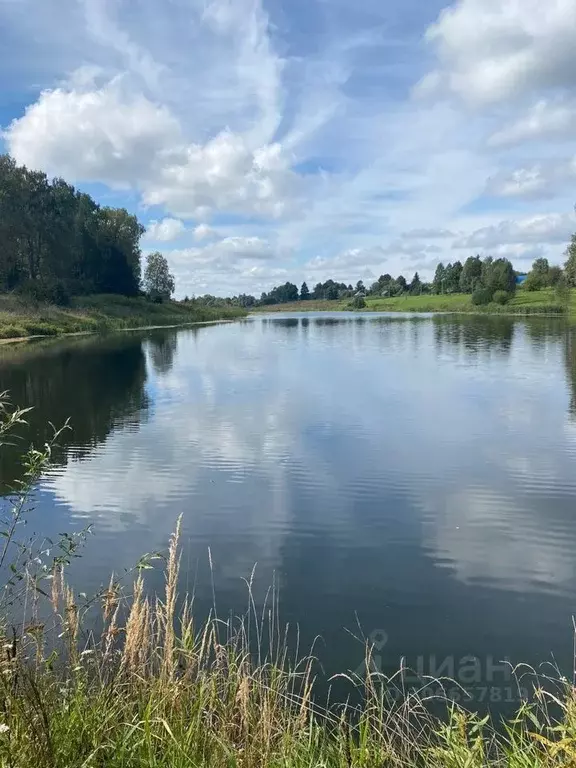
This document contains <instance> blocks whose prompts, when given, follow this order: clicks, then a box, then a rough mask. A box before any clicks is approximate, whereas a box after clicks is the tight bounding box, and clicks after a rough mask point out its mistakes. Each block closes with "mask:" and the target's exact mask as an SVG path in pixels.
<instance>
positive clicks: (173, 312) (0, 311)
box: [0, 295, 246, 339]
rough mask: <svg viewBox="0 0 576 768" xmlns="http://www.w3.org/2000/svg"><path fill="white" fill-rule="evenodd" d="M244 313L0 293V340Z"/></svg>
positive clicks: (138, 300)
mask: <svg viewBox="0 0 576 768" xmlns="http://www.w3.org/2000/svg"><path fill="white" fill-rule="evenodd" d="M245 314H246V313H245V312H244V311H243V310H241V309H236V308H232V307H230V308H212V307H205V306H203V305H201V304H199V303H197V302H194V301H191V302H188V303H186V304H182V303H178V302H174V301H170V302H165V303H162V304H155V303H153V302H150V301H148V300H147V299H145V298H144V297H133V298H128V297H126V296H117V295H97V296H82V297H77V298H75V299H73V300H72V303H71V306H70V307H65V308H64V307H56V306H52V305H46V304H34V303H31V302H30V301H29V300H25V299H22V298H20V297H18V296H15V295H1V296H0V339H11V338H21V337H26V336H57V335H60V334H64V333H98V332H106V331H114V330H123V329H130V328H139V327H144V326H154V325H159V326H162V325H184V324H186V323H197V322H209V321H213V320H222V319H233V318H236V317H243V316H244V315H245Z"/></svg>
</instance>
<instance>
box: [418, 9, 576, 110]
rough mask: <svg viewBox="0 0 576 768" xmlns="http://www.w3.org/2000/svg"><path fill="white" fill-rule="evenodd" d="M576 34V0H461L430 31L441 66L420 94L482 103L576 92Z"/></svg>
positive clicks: (427, 36) (427, 38) (432, 73)
mask: <svg viewBox="0 0 576 768" xmlns="http://www.w3.org/2000/svg"><path fill="white" fill-rule="evenodd" d="M575 35H576V4H575V3H574V2H573V0H548V2H547V3H546V5H545V7H544V6H542V3H541V2H540V0H522V2H520V1H519V0H488V1H487V0H458V2H456V3H454V4H453V5H451V6H449V7H448V8H445V9H444V10H443V11H442V12H441V13H440V15H439V17H438V19H437V21H436V22H435V23H434V24H432V25H431V26H430V27H429V28H428V30H427V32H426V40H427V41H428V43H429V44H430V46H431V47H432V49H433V50H434V52H435V54H436V56H437V59H438V66H437V68H436V69H434V70H433V71H432V72H430V73H429V74H428V75H427V76H426V77H425V78H424V80H423V81H422V82H421V83H420V86H419V90H420V91H421V92H424V93H425V92H433V93H438V92H443V91H444V92H448V93H453V94H455V95H457V96H459V97H461V98H463V99H465V100H466V101H469V102H472V103H480V104H483V103H490V102H497V101H501V100H503V99H510V98H518V97H521V96H522V95H523V94H526V93H532V92H535V91H537V90H538V89H539V88H562V87H573V86H574V84H575V74H574V73H575V72H576V48H575V47H574V36H575Z"/></svg>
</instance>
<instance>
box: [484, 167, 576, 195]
mask: <svg viewBox="0 0 576 768" xmlns="http://www.w3.org/2000/svg"><path fill="white" fill-rule="evenodd" d="M574 179H576V157H571V158H553V159H550V160H546V161H541V162H539V163H535V164H534V165H532V166H529V167H527V168H517V169H515V170H513V171H504V170H503V171H500V172H499V173H497V174H496V175H495V176H493V177H492V178H490V179H488V183H487V187H486V191H487V192H488V194H491V195H496V196H498V197H518V198H528V199H530V198H531V199H534V200H539V199H545V198H550V197H555V196H556V195H557V194H558V192H559V191H560V190H561V189H562V188H563V187H564V186H566V185H567V184H569V183H573V181H574Z"/></svg>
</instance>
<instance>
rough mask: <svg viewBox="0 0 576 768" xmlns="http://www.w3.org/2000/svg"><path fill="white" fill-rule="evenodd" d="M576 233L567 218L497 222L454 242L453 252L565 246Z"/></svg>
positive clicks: (554, 216)
mask: <svg viewBox="0 0 576 768" xmlns="http://www.w3.org/2000/svg"><path fill="white" fill-rule="evenodd" d="M574 229H576V219H575V218H574V216H573V215H568V214H547V215H542V216H532V217H529V218H524V219H518V220H516V221H514V220H505V221H501V222H500V223H499V224H494V225H491V226H489V227H482V228H481V229H477V230H476V231H474V232H472V233H471V234H469V235H467V236H466V237H462V238H460V239H459V240H457V241H456V242H455V243H454V245H453V247H454V248H494V247H497V246H500V245H506V244H519V243H520V244H522V243H529V244H534V243H539V244H542V243H546V244H547V243H565V242H567V241H568V240H569V239H570V236H571V235H572V233H573V232H574Z"/></svg>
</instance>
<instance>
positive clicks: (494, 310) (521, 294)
mask: <svg viewBox="0 0 576 768" xmlns="http://www.w3.org/2000/svg"><path fill="white" fill-rule="evenodd" d="M349 304H350V299H338V300H336V301H317V300H311V301H297V302H292V303H290V304H275V305H272V306H264V307H258V309H257V311H259V312H338V311H342V310H345V309H348V306H349ZM362 311H364V312H461V313H472V312H474V313H482V314H499V315H501V314H506V315H529V314H569V315H570V316H572V317H576V290H572V291H571V292H570V300H569V303H568V307H565V306H563V305H562V304H560V303H559V301H558V299H557V297H556V295H555V293H554V291H553V290H552V289H543V290H541V291H533V292H530V291H526V290H523V289H520V290H518V291H516V293H515V295H514V296H513V297H512V299H511V300H510V301H509V303H508V304H506V305H504V306H500V305H498V304H488V305H487V306H484V307H477V306H474V305H473V304H472V297H471V296H470V295H469V294H465V293H455V294H450V295H440V296H436V295H424V296H397V297H394V298H374V297H371V296H368V297H367V298H366V308H365V309H364V310H362Z"/></svg>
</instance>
